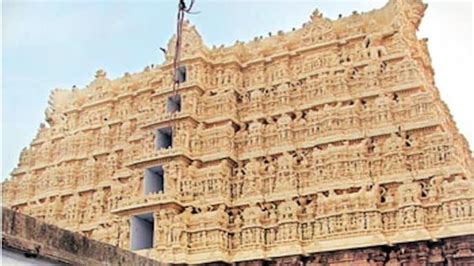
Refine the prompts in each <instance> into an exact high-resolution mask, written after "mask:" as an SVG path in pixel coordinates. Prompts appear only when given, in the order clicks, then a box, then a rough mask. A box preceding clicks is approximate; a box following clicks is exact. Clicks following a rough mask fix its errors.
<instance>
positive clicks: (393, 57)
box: [3, 0, 474, 265]
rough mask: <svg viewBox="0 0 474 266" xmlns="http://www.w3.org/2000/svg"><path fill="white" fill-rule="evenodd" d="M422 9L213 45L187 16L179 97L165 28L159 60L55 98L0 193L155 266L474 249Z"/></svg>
mask: <svg viewBox="0 0 474 266" xmlns="http://www.w3.org/2000/svg"><path fill="white" fill-rule="evenodd" d="M425 8H426V6H425V5H424V4H423V3H422V2H420V1H419V0H390V1H389V2H388V3H387V4H386V5H385V6H384V7H383V8H381V9H379V10H374V11H371V12H368V13H363V14H358V13H354V14H352V15H351V16H348V17H343V18H340V19H338V20H334V21H332V20H329V19H326V18H324V17H323V16H322V14H320V13H319V12H318V11H315V12H314V13H313V14H312V15H311V17H310V20H309V21H308V22H307V23H305V24H304V25H303V26H302V28H299V29H294V30H293V31H290V32H281V31H280V32H278V33H277V34H274V35H273V36H269V37H266V38H262V37H257V38H255V39H254V40H253V41H250V42H248V43H242V42H236V43H235V44H234V45H232V46H230V47H219V48H212V49H211V48H208V47H206V46H205V45H204V43H203V40H202V38H201V36H200V35H199V34H198V32H197V31H196V29H195V28H194V27H193V26H190V25H189V23H187V24H186V25H185V26H184V33H183V54H182V61H181V64H182V66H184V68H185V70H186V71H185V75H183V79H185V81H184V82H182V83H181V84H180V86H179V88H178V90H177V91H176V92H173V86H172V85H173V84H172V83H173V79H172V76H173V74H172V73H173V70H172V58H173V53H174V51H173V50H174V49H173V44H174V38H172V39H171V41H170V43H169V46H168V53H167V56H166V61H165V62H164V63H163V64H161V65H159V66H150V67H146V68H145V70H144V71H143V72H140V73H136V74H128V73H126V74H125V75H124V76H123V77H121V78H119V79H116V80H109V79H108V78H107V76H106V73H105V72H104V71H98V72H97V74H96V76H95V79H94V80H93V81H92V82H91V83H90V84H89V85H88V86H87V87H86V88H83V89H78V88H72V89H56V90H54V91H53V93H52V94H51V97H50V101H49V107H48V109H47V111H46V123H47V124H42V125H41V126H40V129H39V131H38V134H37V136H36V137H35V139H34V140H33V142H32V143H31V145H30V147H28V148H25V149H24V151H23V152H22V153H21V156H20V162H19V164H18V167H17V168H16V169H15V170H14V171H13V173H12V178H11V179H10V180H9V181H6V182H5V183H4V184H3V197H4V198H3V202H4V204H5V205H7V206H8V207H11V208H13V209H14V210H17V211H20V212H22V213H25V214H28V215H31V216H33V217H36V218H37V219H40V220H44V221H45V222H47V223H51V224H54V225H57V226H59V227H61V228H65V229H69V230H72V231H75V232H79V233H81V234H83V235H85V236H87V237H90V238H93V239H96V240H100V241H103V242H107V243H110V244H112V245H118V246H119V247H122V248H125V249H131V250H134V251H135V252H137V253H139V254H141V255H145V256H148V257H150V258H153V259H156V260H159V261H162V262H168V263H207V262H216V261H219V262H227V263H231V262H243V261H262V260H265V261H266V262H268V261H271V260H273V259H276V258H281V257H287V258H295V256H297V258H302V257H304V258H306V259H305V261H306V262H305V263H313V264H308V265H320V264H324V263H327V260H328V257H326V259H325V260H326V262H324V261H325V260H324V259H322V258H321V257H318V256H315V255H314V254H320V253H322V252H332V251H334V252H340V251H341V250H354V249H357V250H361V249H362V251H361V252H362V253H360V254H365V255H363V256H366V257H367V256H368V257H367V258H366V259H363V261H364V262H366V263H367V264H369V261H372V262H374V261H375V262H377V261H378V262H377V263H378V264H374V265H381V264H380V263H387V264H388V265H400V263H402V264H403V263H407V262H409V261H412V260H420V261H424V262H427V261H429V262H430V263H434V264H436V263H438V264H440V265H442V264H443V263H447V261H449V259H453V258H458V259H459V258H468V259H469V258H470V259H473V258H474V257H473V255H472V249H473V248H474V245H473V243H472V242H474V241H473V238H472V235H473V234H474V226H473V222H474V179H473V175H472V174H473V172H474V161H473V158H472V155H471V151H470V150H469V147H468V143H467V141H466V140H465V139H464V137H463V136H462V135H460V133H459V132H458V130H457V129H456V126H455V123H454V121H453V119H452V117H451V115H450V113H449V110H448V108H447V107H446V105H445V104H444V103H443V102H442V101H441V99H440V96H439V93H438V90H437V88H436V86H435V84H434V80H433V76H434V71H433V69H432V67H431V60H430V56H429V53H428V50H427V40H425V39H421V40H420V39H418V38H417V37H416V30H417V27H418V25H419V24H420V22H421V19H422V17H423V14H424V11H425ZM453 237H461V238H462V239H467V240H463V241H457V242H456V241H454V240H453V241H454V242H452V241H451V242H449V241H448V242H449V243H448V242H443V241H445V240H446V239H452V238H453ZM409 243H411V244H410V245H412V246H411V248H409V247H408V246H407V247H404V246H400V245H404V244H407V245H408V244H409ZM413 243H415V244H413ZM416 243H418V244H416ZM420 243H428V244H420ZM433 243H435V244H433ZM436 243H444V244H439V245H437V244H436ZM450 243H451V244H450ZM413 245H415V246H413ZM394 246H395V247H400V248H396V249H394V248H392V249H379V250H378V251H376V252H372V251H371V252H372V253H371V252H365V253H364V252H363V250H364V248H366V249H367V250H369V249H370V248H373V247H394ZM312 254H313V255H312ZM344 254H349V255H340V256H339V255H338V256H339V262H341V261H342V262H341V263H343V261H344V260H345V261H346V263H348V261H351V260H356V257H357V256H359V257H358V258H359V259H360V256H362V255H360V254H359V253H357V252H355V251H353V252H352V253H351V252H349V251H348V252H347V253H344ZM350 254H352V255H350ZM354 254H355V255H354ZM357 254H359V255H357ZM367 254H369V255H367ZM411 254H415V255H411ZM420 254H422V255H420ZM423 254H424V255H423ZM298 256H299V257H298ZM351 256H352V257H351ZM456 256H457V257H456ZM463 256H464V257H463ZM349 257H350V258H349ZM351 258H352V259H351ZM364 258H365V257H364ZM422 259H423V260H422ZM302 261H303V260H299V259H296V260H290V261H289V262H288V263H287V264H286V265H301V264H302V263H303V262H302ZM308 261H309V262H308ZM471 262H472V260H471ZM298 263H299V264H298ZM318 263H319V264H318ZM343 264H344V263H343ZM362 264H364V263H362ZM339 265H340V264H339ZM364 265H365V264H364ZM404 265H408V264H404Z"/></svg>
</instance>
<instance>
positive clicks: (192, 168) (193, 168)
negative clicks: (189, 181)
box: [188, 161, 199, 178]
mask: <svg viewBox="0 0 474 266" xmlns="http://www.w3.org/2000/svg"><path fill="white" fill-rule="evenodd" d="M198 166H199V162H198V161H193V162H192V163H191V164H190V165H189V166H188V175H189V176H190V177H191V178H195V177H197V176H198V170H199V168H198Z"/></svg>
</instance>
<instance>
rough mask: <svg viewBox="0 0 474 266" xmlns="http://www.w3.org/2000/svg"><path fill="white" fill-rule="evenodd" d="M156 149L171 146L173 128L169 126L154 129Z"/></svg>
mask: <svg viewBox="0 0 474 266" xmlns="http://www.w3.org/2000/svg"><path fill="white" fill-rule="evenodd" d="M155 144H156V149H157V150H161V149H167V148H169V147H173V130H172V129H171V127H164V128H160V129H158V130H157V131H156V143H155Z"/></svg>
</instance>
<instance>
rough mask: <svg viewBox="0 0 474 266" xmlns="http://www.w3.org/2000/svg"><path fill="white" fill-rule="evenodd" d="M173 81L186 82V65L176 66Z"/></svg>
mask: <svg viewBox="0 0 474 266" xmlns="http://www.w3.org/2000/svg"><path fill="white" fill-rule="evenodd" d="M175 81H176V82H177V83H184V82H186V67H185V66H180V67H178V71H176V77H175Z"/></svg>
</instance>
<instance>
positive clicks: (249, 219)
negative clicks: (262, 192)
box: [242, 203, 263, 225]
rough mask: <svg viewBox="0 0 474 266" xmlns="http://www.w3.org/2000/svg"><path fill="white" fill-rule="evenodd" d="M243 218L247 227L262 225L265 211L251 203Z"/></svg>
mask: <svg viewBox="0 0 474 266" xmlns="http://www.w3.org/2000/svg"><path fill="white" fill-rule="evenodd" d="M242 216H243V217H244V222H245V225H255V224H260V222H261V219H262V218H263V211H262V209H260V207H259V206H257V204H256V203H250V205H249V207H247V208H245V209H244V211H243V213H242Z"/></svg>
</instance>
